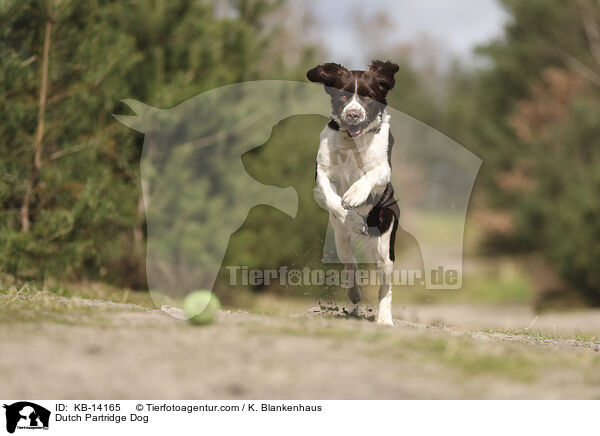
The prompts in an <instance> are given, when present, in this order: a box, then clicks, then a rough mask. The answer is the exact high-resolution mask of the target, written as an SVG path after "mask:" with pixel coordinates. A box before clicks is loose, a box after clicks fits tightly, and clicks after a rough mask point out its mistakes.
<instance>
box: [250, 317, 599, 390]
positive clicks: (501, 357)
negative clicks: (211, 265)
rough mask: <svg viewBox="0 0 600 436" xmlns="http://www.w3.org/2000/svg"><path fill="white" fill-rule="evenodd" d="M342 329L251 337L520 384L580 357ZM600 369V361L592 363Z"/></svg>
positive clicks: (280, 330)
mask: <svg viewBox="0 0 600 436" xmlns="http://www.w3.org/2000/svg"><path fill="white" fill-rule="evenodd" d="M352 327H353V326H352V325H350V324H347V328H344V327H342V328H340V327H339V326H335V325H334V324H333V323H326V324H325V325H323V323H319V325H317V326H315V325H314V323H311V322H309V320H294V321H292V322H291V323H289V324H287V325H284V326H282V325H277V326H264V325H261V324H255V325H253V326H248V329H247V333H248V334H253V335H254V334H264V335H285V336H298V337H317V338H322V339H331V340H335V341H337V342H342V341H352V342H354V343H356V346H357V352H359V353H372V354H376V355H378V356H391V357H393V358H395V359H398V360H402V361H413V362H415V361H416V362H417V363H418V364H420V365H430V364H433V365H441V366H443V367H445V368H446V369H449V370H451V371H452V372H453V373H454V375H455V376H456V377H458V378H467V377H474V376H476V377H488V376H489V377H499V378H503V379H506V380H511V381H515V382H520V383H531V382H534V381H535V380H536V379H537V378H538V377H539V376H540V374H542V373H543V372H544V371H545V370H548V369H557V368H566V367H577V366H578V365H579V364H580V361H579V357H578V356H574V355H569V354H564V353H557V352H553V351H552V350H548V349H540V348H537V347H536V348H531V346H528V345H526V344H513V343H505V342H500V341H498V342H493V343H482V342H479V341H477V340H475V339H473V338H471V337H468V336H445V335H441V334H437V333H433V332H428V333H427V334H424V333H422V332H418V331H414V332H402V333H399V332H398V331H397V330H390V329H379V328H377V327H375V326H372V325H369V326H366V328H365V327H359V328H352ZM593 364H594V365H595V366H596V367H600V357H598V358H596V359H595V360H594V362H593Z"/></svg>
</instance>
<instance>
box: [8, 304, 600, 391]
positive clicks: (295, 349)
mask: <svg viewBox="0 0 600 436" xmlns="http://www.w3.org/2000/svg"><path fill="white" fill-rule="evenodd" d="M65 300H66V301H67V302H68V299H65ZM78 305H79V306H81V305H87V306H90V307H92V308H94V307H101V308H102V309H103V311H102V312H101V313H98V314H96V313H95V312H94V311H92V313H91V314H90V313H88V312H85V313H83V314H82V315H81V318H80V319H79V320H76V321H73V319H71V320H70V321H69V322H49V321H43V322H28V323H8V324H3V325H0V374H3V375H4V377H3V379H4V382H3V383H2V386H0V397H2V398H41V399H45V398H66V399H77V398H91V399H108V398H119V399H126V398H171V399H177V398H181V399H185V398H189V399H192V398H197V399H211V398H213V399H222V398H254V399H260V398H274V399H278V398H279V399H284V398H286V399H293V398H297V399H302V398H305V399H310V398H313V399H345V398H348V399H349V398H381V399H386V398H600V353H598V352H597V349H598V346H599V344H598V342H597V341H596V340H594V339H589V340H588V339H560V338H545V337H542V336H535V335H533V336H532V335H522V334H507V333H502V332H490V331H486V330H485V329H484V328H483V327H481V328H479V329H472V328H467V327H465V326H464V325H461V324H460V323H454V325H453V326H452V324H453V323H451V322H449V320H450V321H451V320H452V319H451V316H454V314H455V312H454V311H453V310H452V308H448V307H438V308H437V310H434V308H433V307H428V308H424V307H413V308H412V309H411V310H412V311H413V312H412V316H406V315H408V314H407V313H405V312H404V311H405V310H406V309H403V308H397V310H396V312H395V316H397V317H398V316H400V317H401V318H402V319H400V320H397V321H396V326H395V327H393V328H386V327H380V326H377V325H375V324H373V323H370V322H367V321H365V320H360V319H359V320H356V319H343V318H342V319H340V318H337V317H333V316H331V311H327V310H325V311H323V310H314V311H312V312H310V311H309V312H307V313H303V314H301V315H299V316H267V315H254V314H249V313H246V312H226V311H224V312H222V313H221V314H220V317H219V322H218V323H216V324H213V325H211V326H207V327H193V326H190V325H189V324H187V323H185V322H182V321H178V320H176V319H174V318H172V317H170V316H168V315H166V314H164V313H162V312H160V311H156V310H147V309H144V308H141V307H139V306H134V305H119V304H116V303H108V302H102V301H99V300H84V302H83V303H82V302H81V301H80V302H79V303H78ZM473 312H474V313H480V314H483V318H485V319H486V320H488V321H489V322H491V321H493V319H492V318H491V317H490V316H489V315H488V314H486V313H485V311H484V312H482V309H481V308H471V312H469V311H468V310H467V307H466V306H465V307H461V308H456V313H459V314H460V315H461V316H464V317H466V315H467V313H471V318H464V319H467V320H468V321H469V323H470V322H471V321H472V322H473V323H475V320H476V316H475V315H473V314H472V313H473ZM495 313H497V314H498V313H500V312H498V311H496V312H495ZM511 313H513V317H515V319H516V315H514V313H515V312H514V310H513V312H511ZM448 314H452V315H451V316H450V315H448ZM529 315H530V314H526V316H524V317H523V318H522V319H521V318H519V319H520V321H519V322H522V323H525V322H526V323H527V325H528V324H530V323H531V321H532V319H533V318H532V317H530V316H529ZM457 316H458V315H457ZM555 316H558V315H555ZM569 316H570V315H569ZM596 316H597V314H596ZM559 318H560V316H558V318H557V319H553V320H552V319H551V320H550V321H548V322H552V323H553V324H554V325H556V324H557V322H558V319H559ZM461 319H463V318H461ZM526 319H527V321H525V320H526ZM540 320H541V317H540V318H538V321H537V322H539V321H540ZM544 322H546V321H544ZM564 322H565V324H564V325H565V326H566V325H567V324H568V323H567V322H566V321H564ZM469 323H467V324H469ZM527 325H526V326H527ZM561 325H562V324H561ZM569 326H570V327H573V325H571V324H569Z"/></svg>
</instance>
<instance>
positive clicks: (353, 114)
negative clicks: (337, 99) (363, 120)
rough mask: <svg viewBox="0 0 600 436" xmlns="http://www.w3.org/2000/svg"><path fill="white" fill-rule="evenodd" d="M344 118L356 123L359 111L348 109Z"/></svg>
mask: <svg viewBox="0 0 600 436" xmlns="http://www.w3.org/2000/svg"><path fill="white" fill-rule="evenodd" d="M346 119H347V120H348V121H349V122H351V123H356V122H357V121H358V120H360V112H359V111H352V110H350V111H348V112H346Z"/></svg>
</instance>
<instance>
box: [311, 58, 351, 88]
mask: <svg viewBox="0 0 600 436" xmlns="http://www.w3.org/2000/svg"><path fill="white" fill-rule="evenodd" d="M347 72H348V70H347V69H346V68H344V67H343V66H341V65H340V64H333V63H327V64H323V65H317V66H316V67H314V68H313V69H312V70H308V72H307V73H306V78H307V79H308V80H310V81H311V82H319V83H322V84H323V85H325V86H333V85H335V82H337V79H338V77H340V76H341V75H342V74H344V73H347Z"/></svg>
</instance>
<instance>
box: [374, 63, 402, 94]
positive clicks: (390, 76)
mask: <svg viewBox="0 0 600 436" xmlns="http://www.w3.org/2000/svg"><path fill="white" fill-rule="evenodd" d="M399 69H400V67H399V66H398V64H395V63H393V62H390V61H386V62H382V61H373V62H371V67H370V70H371V71H372V72H373V73H375V76H376V78H377V84H378V85H379V86H381V87H382V88H383V89H384V90H385V91H386V92H387V91H389V90H390V89H392V88H393V87H394V84H395V83H396V80H395V79H394V74H396V73H397V72H398V70H399Z"/></svg>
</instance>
